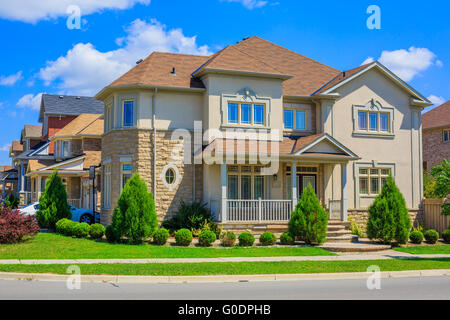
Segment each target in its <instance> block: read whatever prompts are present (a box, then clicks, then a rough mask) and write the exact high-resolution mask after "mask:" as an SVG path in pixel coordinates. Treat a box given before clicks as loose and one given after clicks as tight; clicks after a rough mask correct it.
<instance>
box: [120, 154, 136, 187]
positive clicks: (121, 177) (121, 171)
mask: <svg viewBox="0 0 450 320" xmlns="http://www.w3.org/2000/svg"><path fill="white" fill-rule="evenodd" d="M124 164H129V165H131V170H123V165H124ZM124 174H129V175H133V163H132V162H131V161H124V162H122V161H121V162H120V192H122V190H123V175H124Z"/></svg>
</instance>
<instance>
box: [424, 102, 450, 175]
mask: <svg viewBox="0 0 450 320" xmlns="http://www.w3.org/2000/svg"><path fill="white" fill-rule="evenodd" d="M422 141H423V168H424V170H427V171H430V170H431V168H432V167H434V166H436V165H438V164H441V163H442V160H443V159H446V160H450V101H447V102H446V103H444V104H443V105H440V106H439V107H436V108H434V109H432V110H430V111H428V112H427V113H424V114H423V115H422Z"/></svg>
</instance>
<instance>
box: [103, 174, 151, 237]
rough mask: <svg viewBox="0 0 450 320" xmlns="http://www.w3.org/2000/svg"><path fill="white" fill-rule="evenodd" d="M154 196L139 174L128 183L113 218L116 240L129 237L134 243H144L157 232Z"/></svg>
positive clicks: (112, 225) (112, 226)
mask: <svg viewBox="0 0 450 320" xmlns="http://www.w3.org/2000/svg"><path fill="white" fill-rule="evenodd" d="M157 226H158V219H157V217H156V210H155V202H154V200H153V194H152V193H149V192H147V185H146V184H145V181H144V180H142V179H141V177H140V176H139V174H138V173H135V174H134V175H133V176H132V177H131V179H130V180H128V181H127V183H126V184H125V187H124V188H123V190H122V193H121V194H120V197H119V200H118V201H117V208H116V209H115V210H114V213H113V217H112V224H111V228H112V232H113V233H114V238H115V239H120V238H122V237H127V238H128V239H129V240H130V241H131V242H132V243H142V242H143V241H145V240H146V239H147V238H148V237H150V235H151V234H153V232H154V231H155V230H156V228H157Z"/></svg>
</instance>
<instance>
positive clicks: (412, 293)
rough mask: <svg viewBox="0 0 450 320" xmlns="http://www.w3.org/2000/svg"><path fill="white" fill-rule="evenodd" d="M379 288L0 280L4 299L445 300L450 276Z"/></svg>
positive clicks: (323, 283)
mask: <svg viewBox="0 0 450 320" xmlns="http://www.w3.org/2000/svg"><path fill="white" fill-rule="evenodd" d="M380 284H381V289H379V290H378V289H374V290H369V289H368V288H367V284H366V280H365V279H360V280H305V281H273V282H238V283H184V284H183V283H181V284H162V283H161V284H131V283H129V284H119V285H118V284H111V283H81V288H80V289H73V290H69V289H67V286H66V283H65V282H61V281H55V282H42V281H24V280H2V281H0V299H1V300H7V299H44V300H45V299H52V300H53V299H62V300H65V299H88V300H91V299H135V300H137V299H150V300H157V299H162V300H170V299H175V300H176V299H179V300H210V299H213V300H260V299H270V300H272V299H280V300H290V299H293V300H308V299H310V300H327V299H344V300H345V299H364V300H366V299H368V300H372V299H406V300H409V299H445V300H450V277H448V276H447V277H446V276H443V277H417V278H384V279H381V283H380Z"/></svg>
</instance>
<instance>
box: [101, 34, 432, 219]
mask: <svg viewBox="0 0 450 320" xmlns="http://www.w3.org/2000/svg"><path fill="white" fill-rule="evenodd" d="M96 98H97V99H99V100H101V101H103V102H104V104H105V112H104V117H105V128H104V129H105V132H104V134H103V137H102V170H103V183H102V187H103V189H102V217H101V221H102V223H104V224H108V223H109V222H110V218H111V214H112V211H113V209H114V207H115V206H116V203H117V199H118V197H119V195H120V192H121V189H122V187H123V185H124V183H125V182H126V180H127V179H128V178H129V177H130V175H131V174H132V173H133V172H136V171H137V172H139V173H140V175H141V176H142V177H143V178H144V179H145V181H146V182H147V185H148V189H149V191H151V192H153V193H154V196H155V202H156V208H157V213H158V216H159V219H160V220H163V219H165V218H168V217H170V216H171V215H173V214H174V213H175V212H176V210H177V208H178V205H179V202H180V200H184V201H194V200H196V201H202V202H204V203H207V204H208V206H209V207H210V209H211V211H212V213H213V214H214V217H215V219H216V220H217V221H221V222H223V223H253V224H259V225H262V226H263V225H267V224H274V223H279V224H285V223H286V221H288V220H289V217H290V212H291V211H292V208H293V206H294V205H295V204H296V203H297V200H298V199H299V197H300V196H301V193H302V191H303V189H304V188H305V187H306V186H307V185H308V184H311V185H312V186H313V188H314V189H315V191H316V193H317V195H318V197H319V199H320V201H321V202H322V205H323V206H324V207H325V208H327V210H329V212H330V218H331V219H335V220H343V221H345V220H347V219H348V218H349V217H350V216H352V217H354V218H356V219H357V220H358V221H360V222H361V223H363V222H364V220H365V219H366V217H367V208H368V206H369V205H370V204H371V203H372V201H373V200H374V198H375V197H376V195H377V194H378V193H379V192H380V190H381V188H382V185H383V183H384V181H385V178H386V177H387V176H388V175H389V174H392V175H393V176H394V178H395V180H396V182H397V184H398V186H399V188H400V190H401V192H402V193H403V195H404V197H405V199H406V203H407V206H408V207H409V208H410V211H411V214H412V216H413V218H414V219H415V216H416V214H417V212H418V209H419V207H420V204H421V199H422V174H421V173H422V151H421V150H422V146H421V143H422V142H421V141H422V140H421V111H422V110H423V108H424V107H427V106H429V105H431V103H430V102H429V101H428V100H427V99H426V98H425V97H423V96H422V95H421V94H420V93H418V92H417V91H415V90H414V89H413V88H411V87H410V86H409V85H408V84H406V83H405V82H403V81H402V80H401V79H399V78H398V77H397V76H396V75H394V74H393V73H392V72H391V71H389V70H388V69H387V68H386V67H384V66H383V65H382V64H380V63H378V62H373V63H370V64H367V65H364V66H360V67H358V68H355V69H352V70H349V71H346V72H342V71H339V70H336V69H334V68H332V67H329V66H326V65H324V64H322V63H320V62H317V61H315V60H312V59H309V58H307V57H304V56H302V55H300V54H298V53H296V52H293V51H290V50H288V49H286V48H283V47H281V46H278V45H276V44H273V43H271V42H268V41H266V40H263V39H261V38H258V37H251V38H246V39H244V40H242V41H240V42H238V43H237V44H235V45H230V46H227V47H226V48H225V49H223V50H221V51H219V52H217V53H216V54H214V55H212V56H209V57H205V56H193V55H183V54H172V53H161V52H154V53H152V54H151V55H150V56H149V57H147V58H146V59H144V60H143V61H139V62H138V63H137V65H136V66H135V67H134V68H132V69H131V70H130V71H128V72H127V73H125V74H124V75H123V76H121V77H120V78H118V79H117V80H115V81H114V82H113V83H111V84H110V85H108V86H107V87H105V88H104V89H103V90H101V91H100V92H99V93H98V94H97V95H96Z"/></svg>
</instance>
